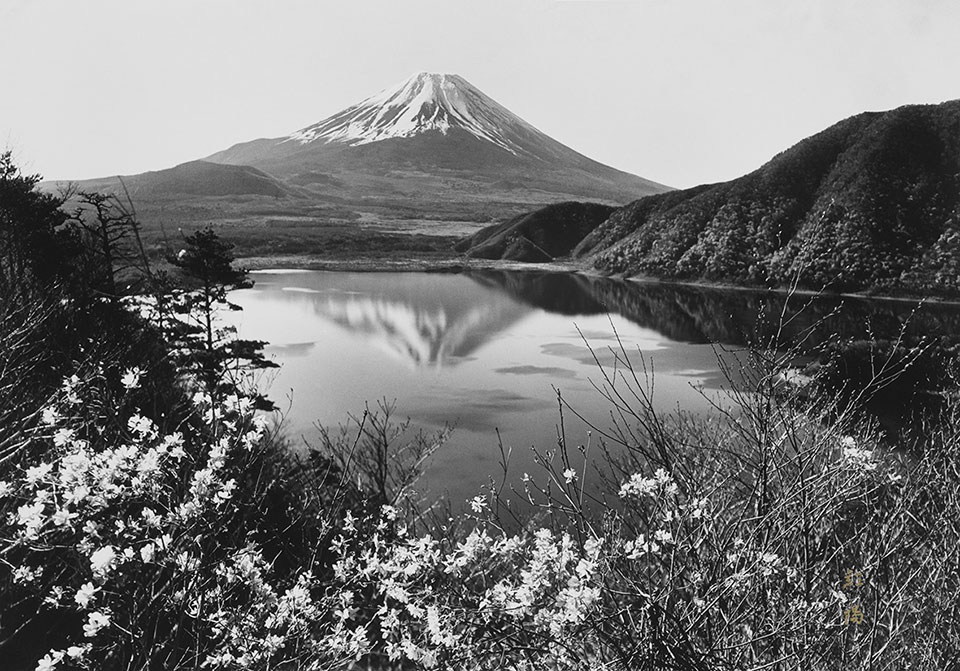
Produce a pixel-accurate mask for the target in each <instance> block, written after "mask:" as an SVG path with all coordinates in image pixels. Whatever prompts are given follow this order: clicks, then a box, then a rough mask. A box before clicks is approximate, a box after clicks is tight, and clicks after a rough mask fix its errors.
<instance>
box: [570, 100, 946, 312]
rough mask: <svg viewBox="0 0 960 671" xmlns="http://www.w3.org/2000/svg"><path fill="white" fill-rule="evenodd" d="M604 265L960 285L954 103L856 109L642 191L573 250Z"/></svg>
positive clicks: (887, 286) (917, 286)
mask: <svg viewBox="0 0 960 671" xmlns="http://www.w3.org/2000/svg"><path fill="white" fill-rule="evenodd" d="M574 255H575V256H579V257H585V258H588V259H589V260H590V261H591V262H592V263H593V265H595V267H597V268H598V269H602V270H604V271H607V272H610V273H623V274H626V275H647V276H655V277H662V278H674V279H707V280H714V281H727V282H734V283H738V284H751V285H766V286H771V285H773V286H775V285H785V284H789V283H790V282H791V281H793V280H794V279H799V281H800V283H801V284H802V285H805V286H808V287H812V288H821V287H824V286H826V287H827V288H829V289H831V290H837V291H870V290H876V291H894V292H897V291H916V292H936V293H947V294H952V293H956V291H957V290H958V289H960V272H958V271H960V100H955V101H951V102H946V103H942V104H940V105H911V106H906V107H900V108H898V109H895V110H891V111H888V112H868V113H864V114H859V115H857V116H854V117H851V118H849V119H846V120H844V121H841V122H840V123H837V124H836V125H834V126H831V127H830V128H828V129H826V130H824V131H823V132H821V133H818V134H816V135H814V136H812V137H810V138H807V139H806V140H803V141H802V142H800V143H798V144H797V145H795V146H793V147H791V148H790V149H788V150H786V151H784V152H783V153H781V154H779V155H777V156H776V157H774V158H773V159H772V160H770V161H769V162H768V163H767V164H765V165H764V166H762V167H760V168H759V169H757V170H755V171H754V172H752V173H750V174H748V175H745V176H743V177H741V178H739V179H735V180H732V181H730V182H723V183H719V184H711V185H703V186H698V187H694V188H691V189H685V190H681V191H673V192H669V193H664V194H657V195H653V196H648V197H646V198H642V199H640V200H637V201H635V202H633V203H631V204H629V205H627V206H625V207H623V208H621V209H619V210H617V211H616V212H614V213H613V214H612V215H611V216H610V217H609V218H608V219H607V220H606V221H605V222H604V223H603V224H602V225H600V226H598V227H597V228H596V230H594V231H592V232H591V233H590V234H588V235H587V236H586V237H585V238H584V239H583V240H582V241H581V242H580V243H579V244H578V245H577V247H576V249H575V250H574Z"/></svg>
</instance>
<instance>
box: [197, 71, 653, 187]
mask: <svg viewBox="0 0 960 671" xmlns="http://www.w3.org/2000/svg"><path fill="white" fill-rule="evenodd" d="M206 160H208V161H212V162H215V163H227V164H234V165H252V166H255V167H257V168H260V169H262V170H265V171H267V172H269V173H270V174H273V175H276V176H278V177H281V178H283V179H286V180H289V181H290V182H292V183H295V184H299V185H304V186H308V187H312V188H315V189H317V190H318V191H324V192H330V190H331V182H335V183H336V184H337V185H338V187H339V189H340V190H339V191H337V195H341V196H346V197H353V198H361V197H387V198H399V199H414V200H415V199H422V198H424V197H428V198H432V199H438V198H439V199H442V200H456V199H458V198H461V199H462V198H466V199H468V200H486V201H511V200H512V201H514V202H524V203H539V202H550V201H556V200H558V197H562V196H565V195H570V196H581V197H582V196H590V197H594V198H599V199H604V200H610V201H612V202H620V203H623V202H628V201H630V200H633V199H635V198H637V197H639V196H643V195H646V194H651V193H658V192H661V191H664V190H666V189H667V187H664V186H663V185H660V184H657V183H655V182H652V181H650V180H646V179H643V178H640V177H637V176H635V175H630V174H628V173H625V172H622V171H619V170H615V169H614V168H611V167H609V166H606V165H603V164H601V163H598V162H596V161H593V160H591V159H589V158H587V157H585V156H583V155H582V154H579V153H577V152H576V151H574V150H572V149H570V148H569V147H566V146H565V145H563V144H561V143H559V142H557V141H556V140H553V139H552V138H550V137H549V136H547V135H545V134H544V133H542V132H540V131H539V130H537V129H536V128H534V127H533V126H532V125H530V124H529V123H527V122H526V121H524V120H522V119H520V118H519V117H518V116H516V115H515V114H513V113H512V112H510V111H509V110H507V109H506V108H504V107H503V106H502V105H500V104H498V103H497V102H496V101H494V100H493V99H491V98H489V97H488V96H486V95H485V94H483V93H482V92H481V91H480V90H479V89H477V88H476V87H474V86H473V85H472V84H470V83H469V82H467V81H466V80H465V79H463V78H462V77H459V76H457V75H442V74H431V73H419V74H416V75H414V76H413V77H411V78H410V79H408V80H406V81H405V82H403V83H401V84H400V85H398V86H396V87H393V88H390V89H386V90H384V91H382V92H380V93H378V94H376V95H374V96H371V97H370V98H367V99H366V100H363V101H361V102H359V103H357V104H355V105H352V106H351V107H348V108H347V109H345V110H343V111H342V112H339V113H337V114H334V115H333V116H331V117H329V118H327V119H324V120H322V121H320V122H318V123H316V124H313V125H310V126H307V127H305V128H303V129H300V130H299V131H296V132H295V133H292V134H290V135H288V136H286V137H281V138H274V139H261V140H254V141H253V142H245V143H241V144H238V145H234V146H233V147H230V148H229V149H227V150H225V151H221V152H218V153H216V154H213V155H212V156H210V157H208V158H207V159H206ZM505 194H506V195H505Z"/></svg>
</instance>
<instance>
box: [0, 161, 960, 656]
mask: <svg viewBox="0 0 960 671" xmlns="http://www.w3.org/2000/svg"><path fill="white" fill-rule="evenodd" d="M34 186H35V180H34V179H32V178H26V177H23V176H22V175H20V174H19V173H18V172H17V171H16V169H15V168H14V167H13V166H12V165H11V164H10V162H9V158H7V159H5V162H4V163H3V165H2V170H0V213H2V218H0V221H2V225H3V230H2V231H0V235H2V244H3V250H2V251H3V255H2V259H3V261H2V263H0V270H2V274H0V281H2V282H3V286H4V292H3V294H2V304H0V310H2V314H3V319H2V321H0V324H2V326H0V329H2V333H0V343H2V344H0V395H2V399H0V400H2V401H3V402H2V403H0V413H2V420H0V603H2V604H3V609H2V611H0V651H2V653H3V655H4V659H5V662H6V663H7V664H8V665H9V666H11V667H12V668H15V669H16V668H27V669H32V668H37V669H52V668H89V669H152V668H164V669H180V668H184V669H195V668H211V669H238V668H255V669H267V668H277V669H301V668H302V669H308V668H309V669H339V668H350V667H351V666H353V667H358V668H401V667H402V668H457V669H459V668H480V669H482V668H491V669H493V668H536V669H541V668H566V669H575V668H611V669H615V668H622V669H664V668H675V669H717V668H721V669H774V668H776V669H835V668H845V669H847V668H851V669H856V668H862V669H867V668H870V669H900V668H918V669H924V668H929V669H939V668H949V667H950V666H951V665H952V664H955V663H956V661H957V659H958V657H960V612H958V611H960V602H958V599H957V597H956V595H957V594H958V593H960V516H958V515H957V510H958V505H960V500H958V498H960V470H958V463H960V461H958V457H960V454H958V453H960V435H958V433H960V432H958V428H957V427H958V426H960V422H958V421H957V420H958V419H960V417H958V412H960V409H958V408H954V407H948V408H947V409H945V410H944V411H943V416H942V417H940V418H939V419H938V421H937V422H936V424H935V425H931V426H928V427H926V429H927V430H925V431H924V436H925V443H924V444H923V445H922V446H921V447H920V448H919V449H917V450H916V451H915V452H914V453H912V454H904V453H901V452H897V451H892V450H885V449H882V448H881V446H880V438H879V435H878V433H877V430H876V428H875V427H873V426H871V425H870V424H869V423H867V422H865V421H862V420H861V419H860V415H859V414H858V412H857V409H858V407H859V406H860V405H861V404H862V402H863V401H865V400H866V399H867V397H868V396H869V395H870V393H871V389H872V388H875V387H877V386H879V385H883V384H886V383H887V382H888V379H889V374H890V372H891V369H890V368H888V367H886V366H885V364H884V362H883V361H879V362H876V363H877V365H876V366H875V367H874V368H872V369H871V371H872V375H871V378H870V379H869V380H867V384H866V385H865V386H864V387H863V388H862V389H858V390H856V391H853V392H851V393H850V394H846V395H843V399H844V401H843V404H842V405H840V404H838V403H836V402H828V401H826V400H822V401H817V400H816V398H814V399H813V400H807V401H804V402H800V401H799V400H797V399H796V398H794V397H791V395H790V394H785V393H784V384H783V380H784V374H785V373H786V372H787V371H788V369H789V366H790V364H791V362H792V358H793V354H795V353H794V352H791V351H789V348H787V351H784V348H783V347H782V345H783V344H784V343H779V342H777V336H776V333H774V335H773V336H771V340H770V341H767V342H763V343H757V344H756V347H754V348H753V349H752V350H751V353H749V354H747V355H745V358H744V359H743V360H742V361H741V365H742V370H740V371H737V377H742V378H743V379H744V380H746V382H745V384H743V385H739V386H738V387H737V388H736V389H732V390H731V392H730V393H731V396H730V399H729V402H728V403H724V404H723V405H722V406H720V407H718V408H717V413H716V414H715V416H714V417H713V418H712V419H697V418H694V417H690V416H686V415H683V414H675V415H670V416H664V415H661V414H660V413H658V412H656V411H654V409H653V404H652V394H653V390H652V382H650V381H649V380H647V379H646V378H645V377H644V376H643V375H642V371H638V370H637V369H635V366H636V365H637V364H639V359H637V358H636V357H635V356H632V355H631V353H629V352H627V351H626V350H625V349H619V350H616V351H615V352H614V354H615V355H616V356H615V359H616V365H615V366H612V367H606V368H600V371H601V373H602V378H601V381H600V384H599V391H600V393H603V394H604V395H605V396H606V397H607V399H608V400H609V402H610V407H611V417H610V422H609V425H607V426H597V427H594V430H593V431H592V433H591V434H590V435H589V436H584V437H582V438H583V439H582V440H573V439H572V438H568V437H567V436H566V435H565V433H564V432H563V430H562V426H563V425H562V421H561V431H560V437H559V439H558V442H557V445H556V446H554V447H553V449H551V450H546V451H544V452H543V453H542V454H540V460H539V461H540V464H541V466H542V470H541V472H539V473H535V474H531V475H529V476H524V478H523V479H522V480H521V483H522V484H521V485H519V486H518V487H519V488H518V489H517V490H516V491H514V490H512V489H511V488H510V487H509V486H507V485H506V482H507V478H506V477H504V480H503V481H499V482H493V483H492V485H491V487H490V488H489V490H487V491H485V492H481V493H478V496H477V497H476V498H475V499H474V500H472V501H471V502H470V508H469V512H467V513H465V514H462V515H455V516H450V515H446V514H441V512H440V510H439V509H438V508H436V507H428V506H424V505H423V504H422V502H420V501H418V499H417V498H416V494H415V491H414V489H413V483H414V480H415V476H416V473H417V471H418V469H419V468H420V467H421V465H422V464H423V460H424V458H425V457H426V456H427V455H428V454H429V453H430V451H431V450H432V449H435V448H436V447H437V444H438V442H440V440H439V439H438V440H437V441H434V440H432V439H429V438H425V437H419V438H416V439H414V440H413V441H411V442H404V441H403V436H402V435H400V433H399V432H398V431H397V430H395V427H393V426H392V425H391V423H390V421H389V418H387V417H385V416H384V415H383V414H382V413H372V414H368V415H363V416H362V417H360V418H358V420H357V422H356V426H355V427H354V428H353V430H347V431H344V432H343V433H342V434H336V435H333V434H330V435H326V436H324V438H323V440H321V442H320V445H318V449H317V450H316V452H315V454H313V455H312V456H311V457H310V458H309V459H306V460H304V461H293V460H292V459H291V458H290V457H289V456H288V452H287V451H286V449H285V447H284V444H283V441H282V439H281V437H280V436H278V435H277V432H276V431H274V430H271V429H270V427H269V426H268V424H267V422H265V421H264V415H263V414H261V413H258V411H257V408H258V407H261V408H263V407H266V405H267V404H266V402H265V399H263V398H262V397H260V396H259V395H258V394H257V390H256V386H255V384H253V382H254V381H255V376H256V372H257V370H259V368H261V367H262V366H263V365H265V362H264V361H263V360H262V358H261V357H259V355H258V352H259V349H258V345H259V344H258V343H245V342H241V341H236V340H235V339H234V337H233V335H232V334H231V333H230V332H229V331H225V330H222V329H220V328H218V327H217V325H216V312H217V310H218V309H223V308H229V303H228V302H227V295H226V290H227V289H228V288H229V287H231V286H237V285H238V284H242V283H243V282H245V277H244V274H243V273H242V272H238V271H236V270H235V268H234V267H233V265H232V264H231V263H230V250H229V249H228V247H227V246H225V245H223V244H222V243H221V242H220V241H219V240H218V239H217V237H216V236H215V235H214V234H212V233H210V232H200V233H198V234H193V235H191V236H188V237H186V238H184V239H183V240H182V245H183V251H182V252H181V253H178V254H176V255H174V256H173V257H172V258H171V259H170V263H171V266H172V267H173V268H175V269H176V270H177V272H178V273H179V276H178V277H164V276H160V275H158V274H156V273H155V272H153V271H151V270H150V268H149V267H148V266H147V265H146V264H145V263H143V259H142V258H139V257H138V254H137V246H136V244H135V240H136V229H135V225H134V224H135V222H132V221H130V220H128V219H125V218H124V216H123V211H122V209H120V210H118V209H115V208H114V207H113V206H117V204H116V203H113V205H112V206H111V208H110V209H107V210H105V212H106V213H107V214H109V215H110V216H102V215H97V214H95V213H94V210H95V209H96V208H93V209H88V211H87V215H86V216H87V218H86V219H85V220H84V221H86V222H87V224H88V226H87V227H84V226H82V225H81V224H80V223H78V217H79V216H80V215H79V214H78V215H77V216H75V217H72V218H71V217H68V216H67V215H65V214H62V213H61V211H60V209H59V205H60V203H59V202H58V201H57V200H56V199H53V198H50V197H48V196H42V195H40V194H38V193H37V192H36V191H35V189H34ZM108 205H109V203H108ZM91 217H92V218H91ZM105 221H112V222H119V223H116V227H114V225H113V224H111V225H110V226H106V225H105V224H104V222H105ZM98 222H99V223H100V224H101V225H100V226H97V225H96V224H97V223H98ZM109 230H117V231H119V230H126V231H128V234H127V235H123V236H119V237H117V238H116V239H117V240H124V241H125V242H117V243H116V244H115V245H114V244H113V243H110V244H109V245H107V246H104V244H102V243H103V242H104V239H109V236H107V238H104V237H103V236H101V237H99V238H98V237H97V233H98V232H100V233H103V232H104V231H109ZM113 252H116V253H113ZM51 259H56V260H57V262H56V263H51V262H50V261H51ZM128 266H129V267H128ZM134 282H135V284H132V291H135V292H136V293H137V295H138V296H140V298H138V299H136V300H134V299H131V298H129V297H126V296H125V295H124V294H126V293H128V291H127V289H126V287H127V286H128V285H131V283H134ZM144 297H146V298H144ZM908 363H909V360H908ZM598 365H599V364H598ZM575 410H576V409H575V408H567V407H564V408H563V412H565V413H568V412H575ZM440 438H441V439H442V437H440ZM581 443H582V444H581ZM505 467H506V468H507V469H508V468H509V465H508V463H507V460H506V459H505Z"/></svg>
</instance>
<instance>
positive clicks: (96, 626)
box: [83, 611, 110, 638]
mask: <svg viewBox="0 0 960 671" xmlns="http://www.w3.org/2000/svg"><path fill="white" fill-rule="evenodd" d="M109 624H110V616H109V615H108V614H107V613H102V612H100V611H94V612H92V613H90V614H89V615H87V622H86V624H84V625H83V635H84V636H86V637H87V638H92V637H94V636H96V635H97V633H99V631H100V630H101V629H103V628H104V627H106V626H107V625H109Z"/></svg>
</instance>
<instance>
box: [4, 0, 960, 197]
mask: <svg viewBox="0 0 960 671" xmlns="http://www.w3.org/2000/svg"><path fill="white" fill-rule="evenodd" d="M0 44H2V45H3V52H4V55H3V58H2V59H0V150H2V149H4V148H6V149H10V150H12V151H13V152H14V157H15V160H16V161H17V162H18V164H19V165H20V166H21V167H22V169H23V170H24V171H25V172H28V173H39V174H41V175H43V176H44V177H45V178H47V179H85V178H90V177H100V176H110V175H117V174H120V175H127V174H135V173H139V172H143V171H146V170H159V169H163V168H167V167H171V166H173V165H176V164H178V163H182V162H184V161H189V160H193V159H197V158H202V157H204V156H207V155H209V154H212V153H214V152H216V151H219V150H221V149H225V148H227V147H229V146H231V145H233V144H235V143H237V142H243V141H247V140H252V139H255V138H258V137H278V136H283V135H287V134H290V133H292V132H293V131H295V130H298V129H300V128H302V127H304V126H307V125H310V124H312V123H315V122H317V121H320V120H321V119H324V118H326V117H328V116H330V115H332V114H334V113H336V112H338V111H340V110H341V109H343V108H345V107H347V106H349V105H350V104H352V103H355V102H358V101H359V100H361V99H363V98H366V97H368V96H370V95H372V94H374V93H376V92H378V91H380V90H381V89H384V88H386V87H388V86H392V85H394V84H396V83H398V82H400V81H402V80H404V79H406V78H407V77H409V76H410V75H411V74H413V73H415V72H418V71H429V72H444V73H455V74H459V75H461V76H463V77H464V78H465V79H467V80H468V81H470V82H471V83H472V84H474V85H475V86H476V87H478V88H479V89H480V90H482V91H483V92H484V93H486V94H487V95H489V96H490V97H492V98H494V99H495V100H497V101H498V102H499V103H501V104H502V105H504V106H505V107H507V108H508V109H510V110H511V111H513V112H514V113H516V114H518V115H519V116H520V117H522V118H523V119H525V120H526V121H528V122H529V123H531V124H533V125H534V126H536V127H537V128H539V129H540V130H541V131H543V132H545V133H547V134H548V135H550V136H552V137H553V138H555V139H557V140H559V141H560V142H563V143H564V144H566V145H568V146H570V147H572V148H573V149H576V150H577V151H579V152H581V153H583V154H586V155H587V156H589V157H591V158H593V159H596V160H598V161H601V162H603V163H607V164H608V165H612V166H614V167H616V168H619V169H621V170H626V171H628V172H632V173H635V174H638V175H641V176H643V177H646V178H648V179H652V180H655V181H657V182H660V183H663V184H667V185H670V186H674V187H688V186H693V185H696V184H700V183H705V182H717V181H722V180H727V179H732V178H735V177H738V176H740V175H742V174H745V173H747V172H749V171H751V170H753V169H754V168H756V167H758V166H760V165H761V164H763V163H764V162H766V161H767V160H769V159H770V158H771V157H773V156H774V155H775V154H777V153H779V152H780V151H783V150H784V149H787V148H788V147H790V146H791V145H793V144H795V143H796V142H798V141H799V140H801V139H803V138H804V137H807V136H809V135H811V134H813V133H816V132H817V131H820V130H822V129H824V128H826V127H828V126H830V125H831V124H833V123H835V122H837V121H839V120H841V119H843V118H846V117H848V116H851V115H853V114H857V113H859V112H862V111H866V110H886V109H892V108H894V107H898V106H900V105H905V104H915V103H938V102H942V101H944V100H951V99H956V98H960V2H956V1H955V0H482V1H479V0H478V1H471V2H468V1H461V0H349V1H347V0H336V1H326V0H311V1H293V0H256V1H253V0H162V1H161V0H157V1H149V2H148V1H143V0H83V1H82V2H81V1H79V0H0Z"/></svg>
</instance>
